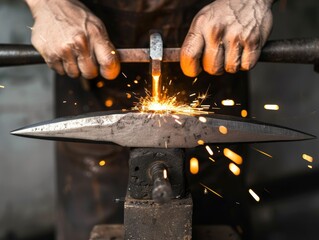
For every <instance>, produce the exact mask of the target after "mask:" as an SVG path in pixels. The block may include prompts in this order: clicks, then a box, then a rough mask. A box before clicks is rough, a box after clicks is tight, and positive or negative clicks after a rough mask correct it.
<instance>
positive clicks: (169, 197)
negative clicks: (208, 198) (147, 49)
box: [12, 111, 313, 240]
mask: <svg viewBox="0 0 319 240" xmlns="http://www.w3.org/2000/svg"><path fill="white" fill-rule="evenodd" d="M221 128H222V129H223V131H221ZM12 134H14V135H19V136H25V137H32V138H41V139H51V140H63V141H64V140H67V141H82V142H100V143H113V144H119V145H121V146H126V147H130V148H132V149H131V154H130V159H129V183H128V190H127V196H126V200H125V216H124V229H125V230H124V232H125V233H124V239H126V240H128V239H155V240H156V239H179V240H182V239H191V236H192V227H191V225H192V224H191V222H192V221H191V218H192V200H191V197H190V195H189V193H188V191H187V187H186V183H185V182H184V178H185V177H184V171H183V170H184V155H183V150H182V149H183V148H194V147H196V146H198V145H200V144H202V142H204V143H205V144H212V143H239V142H268V141H296V140H305V139H311V138H313V136H312V135H309V134H306V133H302V132H299V131H296V130H292V129H288V128H283V127H279V126H274V125H269V124H264V123H261V122H256V121H252V120H247V119H243V118H237V117H230V116H222V115H217V114H204V113H203V114H202V115H196V116H190V115H181V114H156V113H141V112H135V111H128V112H122V111H113V112H99V113H92V114H86V115H81V116H76V117H71V118H60V119H55V120H52V121H46V122H42V123H38V124H34V125H31V126H28V127H24V128H21V129H18V130H15V131H13V132H12ZM200 140H201V141H200ZM200 142H201V143H200ZM104 230H105V229H104ZM102 232H105V231H102ZM106 232H108V231H106ZM93 233H94V234H93V235H92V238H91V239H92V240H96V239H103V240H104V239H109V238H106V237H105V236H104V237H105V238H104V237H103V236H102V235H99V234H101V230H100V228H96V230H95V231H93ZM94 236H97V237H94ZM120 239H122V238H120Z"/></svg>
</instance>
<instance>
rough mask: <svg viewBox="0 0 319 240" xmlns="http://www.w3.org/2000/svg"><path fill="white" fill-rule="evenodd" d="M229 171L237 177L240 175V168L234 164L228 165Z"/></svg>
mask: <svg viewBox="0 0 319 240" xmlns="http://www.w3.org/2000/svg"><path fill="white" fill-rule="evenodd" d="M229 170H230V171H231V172H232V173H233V174H234V175H235V176H238V175H239V174H240V168H239V167H238V166H237V165H236V164H235V163H230V164H229Z"/></svg>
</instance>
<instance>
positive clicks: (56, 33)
mask: <svg viewBox="0 0 319 240" xmlns="http://www.w3.org/2000/svg"><path fill="white" fill-rule="evenodd" d="M25 1H26V2H27V4H28V5H29V7H30V9H31V12H32V15H33V18H34V20H35V23H34V26H33V27H32V40H31V41H32V44H33V45H34V47H35V48H36V49H37V50H38V51H39V52H40V54H41V55H42V57H43V58H44V59H45V61H46V63H47V64H48V66H49V67H51V68H53V69H54V70H55V71H57V72H58V73H59V74H61V75H64V74H67V75H69V76H70V77H73V78H75V77H79V76H82V77H84V78H87V79H91V78H94V77H96V76H97V75H98V71H100V73H101V75H102V76H103V77H104V78H106V79H114V78H115V77H116V76H117V75H118V73H119V71H120V64H119V60H118V56H117V54H116V52H115V48H114V46H113V44H112V43H111V42H110V40H109V37H108V34H107V32H106V29H105V27H104V25H103V23H102V22H101V20H100V19H98V18H97V17H96V16H95V15H93V14H92V13H91V12H90V10H89V9H87V8H86V7H85V6H84V5H83V4H82V3H80V2H79V1H77V0H64V1H54V0H46V1H43V0H25Z"/></svg>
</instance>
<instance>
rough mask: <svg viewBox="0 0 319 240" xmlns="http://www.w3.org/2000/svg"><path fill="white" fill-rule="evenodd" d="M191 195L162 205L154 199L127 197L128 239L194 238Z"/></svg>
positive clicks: (178, 239) (168, 239)
mask: <svg viewBox="0 0 319 240" xmlns="http://www.w3.org/2000/svg"><path fill="white" fill-rule="evenodd" d="M192 206H193V204H192V199H191V198H190V197H187V198H185V199H179V200H172V201H170V202H169V203H167V204H164V205H159V204H156V203H155V202H154V201H152V200H136V199H131V198H128V197H127V198H126V202H125V206H124V208H125V216H124V227H125V238H124V239H126V240H163V239H166V240H190V239H192V237H191V236H192Z"/></svg>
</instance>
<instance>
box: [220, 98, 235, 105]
mask: <svg viewBox="0 0 319 240" xmlns="http://www.w3.org/2000/svg"><path fill="white" fill-rule="evenodd" d="M222 105H224V106H234V105H235V102H234V100H232V99H225V100H223V101H222Z"/></svg>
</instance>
